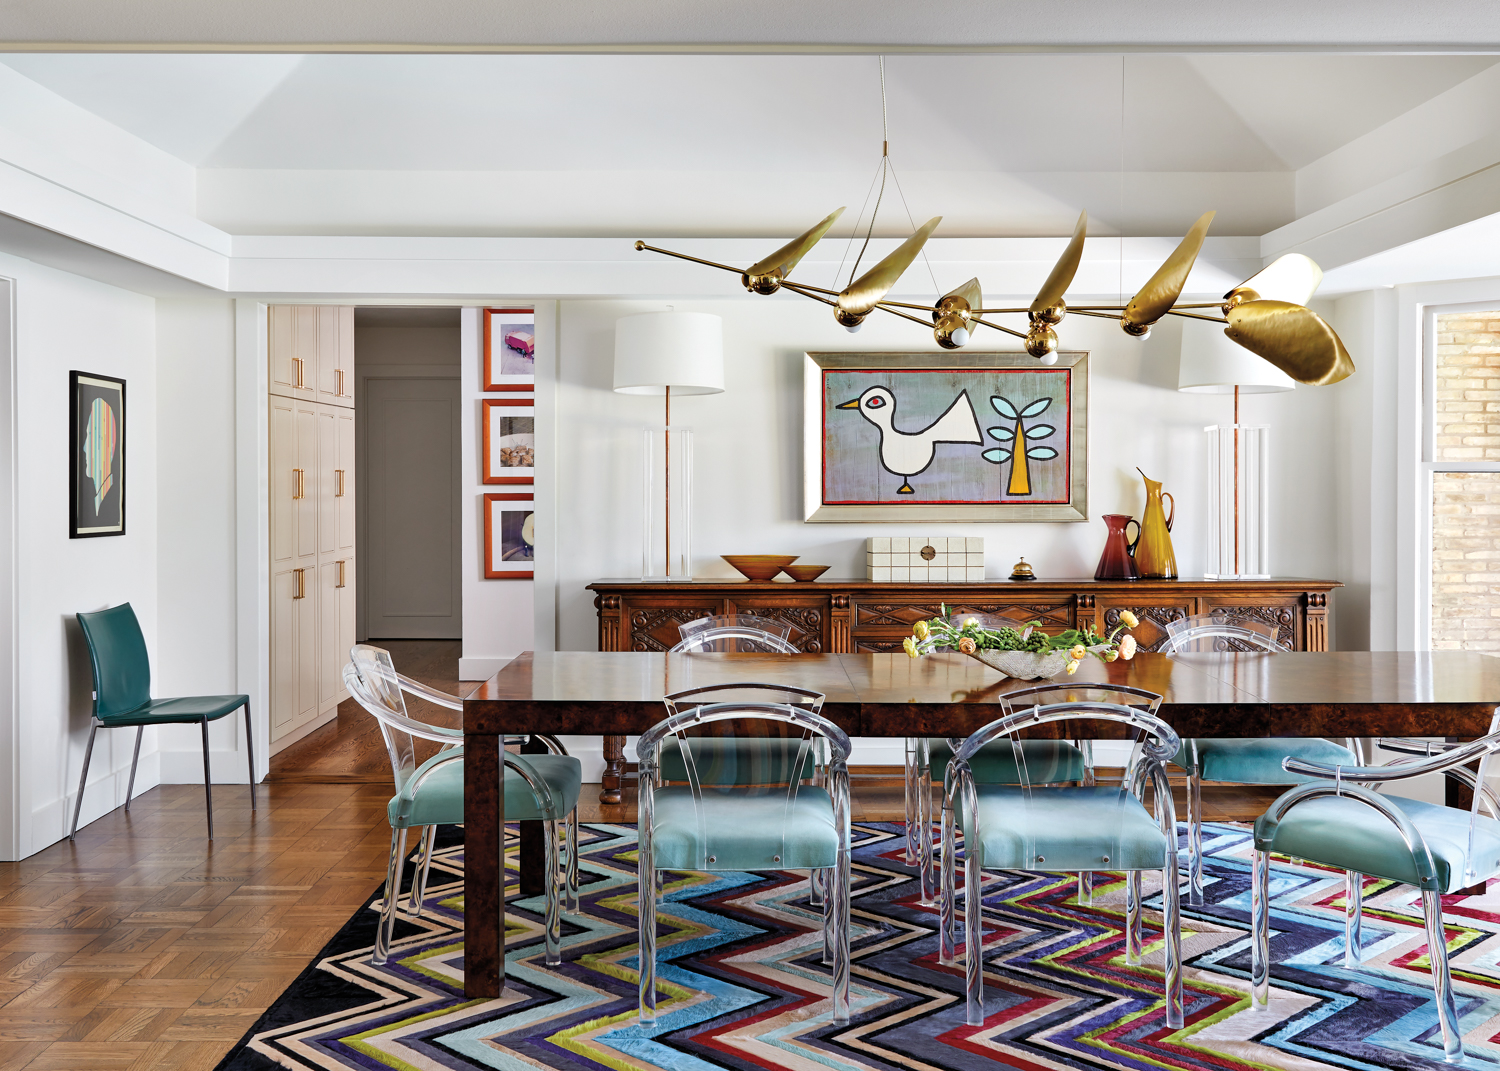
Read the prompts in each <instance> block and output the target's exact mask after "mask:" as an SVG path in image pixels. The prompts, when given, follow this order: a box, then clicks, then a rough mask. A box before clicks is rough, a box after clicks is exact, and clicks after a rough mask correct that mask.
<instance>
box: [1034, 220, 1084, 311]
mask: <svg viewBox="0 0 1500 1071" xmlns="http://www.w3.org/2000/svg"><path fill="white" fill-rule="evenodd" d="M1088 228H1089V214H1088V212H1087V211H1083V212H1080V213H1078V225H1077V226H1076V227H1074V228H1073V238H1072V240H1071V241H1069V242H1068V247H1067V248H1066V249H1064V250H1063V254H1062V256H1060V257H1058V258H1057V263H1056V264H1054V265H1053V266H1052V274H1051V275H1049V276H1047V281H1046V282H1045V283H1043V284H1042V288H1041V290H1039V291H1038V292H1037V295H1036V300H1035V301H1033V302H1032V303H1031V308H1030V309H1029V310H1027V311H1028V312H1029V313H1030V315H1031V317H1032V318H1033V319H1037V320H1041V321H1042V322H1043V323H1048V324H1056V323H1061V322H1062V318H1063V316H1064V314H1065V313H1066V312H1067V308H1068V305H1067V302H1066V301H1064V300H1063V295H1064V294H1066V293H1067V292H1068V287H1070V286H1072V285H1073V276H1075V275H1077V274H1078V265H1079V264H1080V263H1081V262H1082V261H1083V240H1084V238H1085V237H1086V236H1087V234H1088Z"/></svg>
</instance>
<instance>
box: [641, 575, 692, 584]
mask: <svg viewBox="0 0 1500 1071" xmlns="http://www.w3.org/2000/svg"><path fill="white" fill-rule="evenodd" d="M641 579H642V580H646V581H650V582H651V583H653V584H662V583H673V584H676V583H679V582H681V583H684V584H686V583H688V582H689V581H691V580H692V579H693V578H692V577H690V576H643V577H641Z"/></svg>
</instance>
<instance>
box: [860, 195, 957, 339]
mask: <svg viewBox="0 0 1500 1071" xmlns="http://www.w3.org/2000/svg"><path fill="white" fill-rule="evenodd" d="M942 221H943V217H942V216H933V217H932V218H931V219H929V220H928V221H927V222H926V223H924V224H922V226H920V227H918V228H917V231H916V233H915V234H913V235H912V236H911V237H910V238H908V239H907V240H906V241H904V242H902V243H901V244H900V245H898V246H897V247H896V249H895V251H894V252H893V253H891V254H890V255H889V256H887V257H886V258H885V259H884V260H882V261H881V262H880V263H878V264H876V265H875V266H874V267H873V268H871V269H870V270H869V271H867V272H865V273H864V274H863V275H861V276H860V277H859V278H858V279H856V280H854V282H852V283H850V284H849V285H848V286H846V287H845V288H844V289H843V291H842V292H841V293H840V294H839V296H838V311H839V315H838V317H837V318H838V321H839V323H841V324H843V325H844V326H845V327H857V326H858V325H859V323H860V321H862V320H863V319H864V318H865V317H866V316H868V315H869V314H870V312H871V310H873V309H874V308H875V306H876V305H878V304H880V300H881V299H882V298H883V297H885V295H886V294H887V293H888V292H889V291H890V289H891V287H893V286H895V285H896V280H897V279H900V278H901V275H902V273H903V272H905V271H906V269H907V268H909V267H911V262H912V261H914V260H916V259H917V254H918V253H920V252H922V247H923V246H924V245H926V244H927V239H928V238H929V237H930V236H931V235H932V232H933V231H934V230H936V229H937V225H938V224H939V223H941V222H942Z"/></svg>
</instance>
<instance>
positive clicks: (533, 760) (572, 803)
mask: <svg viewBox="0 0 1500 1071" xmlns="http://www.w3.org/2000/svg"><path fill="white" fill-rule="evenodd" d="M344 683H345V685H347V686H348V688H349V694H350V695H352V696H353V697H354V698H355V700H357V701H358V702H359V704H360V706H362V707H364V708H365V710H367V711H368V712H369V713H370V714H371V715H373V716H374V718H375V719H376V721H377V722H379V724H380V734H381V736H382V737H383V738H384V739H385V745H386V750H387V751H388V752H389V754H390V759H391V773H392V774H393V775H394V777H395V782H396V794H395V795H394V796H392V797H391V801H390V804H389V805H388V807H387V810H386V815H387V818H389V820H390V823H391V854H390V859H389V863H388V866H387V869H386V879H385V903H384V906H383V909H382V911H381V917H380V925H379V927H378V929H377V931H376V936H375V949H374V952H373V954H372V955H371V957H370V962H371V963H374V964H376V965H379V964H382V963H385V962H386V960H387V959H388V958H389V956H390V950H391V939H392V932H393V930H394V929H395V924H396V908H397V902H398V901H399V899H400V896H401V879H402V876H403V871H404V870H405V864H406V834H407V831H408V830H409V829H412V828H414V827H416V828H421V829H422V852H421V854H420V856H419V858H418V864H417V871H416V874H415V875H414V876H413V881H412V891H411V895H410V897H409V903H408V909H409V910H410V911H411V913H412V914H413V916H417V915H420V914H421V905H422V901H423V900H424V899H425V897H426V893H427V877H428V871H429V868H430V867H431V865H432V852H433V848H434V840H435V833H436V831H437V827H438V826H439V825H456V824H458V823H461V822H462V821H463V820H464V799H463V781H464V771H463V759H464V752H463V734H462V732H461V731H460V730H457V729H450V728H447V727H445V726H440V725H430V724H428V723H427V722H423V721H418V720H417V719H415V718H412V717H411V716H410V715H409V714H408V713H407V710H406V701H405V699H404V698H403V696H402V692H403V691H407V692H411V693H412V694H414V695H419V696H421V697H422V698H423V699H427V700H429V701H431V702H434V703H437V704H439V705H441V706H445V707H449V708H453V709H459V710H461V709H463V702H462V700H460V699H458V698H457V697H456V696H451V695H448V694H447V693H446V692H441V691H438V690H437V689H435V688H429V687H427V686H425V685H423V684H420V683H419V682H417V681H414V680H412V679H411V678H409V677H406V676H403V675H402V674H400V673H397V672H396V669H395V666H394V665H393V664H392V662H391V656H390V652H388V651H385V650H383V649H382V648H379V647H372V646H370V645H369V644H357V645H356V646H354V647H352V648H351V649H350V651H349V662H348V664H346V665H345V666H344ZM546 739H548V740H551V738H546ZM417 740H428V741H432V742H435V743H438V744H441V745H443V746H442V747H441V748H440V749H439V751H438V753H437V754H436V755H434V756H432V758H430V759H428V760H427V761H426V762H423V763H422V764H421V765H420V766H419V765H418V764H417V761H416V743H415V742H416V741H417ZM553 745H555V747H556V748H557V749H558V750H559V751H560V750H561V745H560V744H557V743H556V742H555V741H553ZM502 755H503V763H504V793H505V796H504V799H505V817H506V818H507V819H508V820H510V821H540V822H541V823H542V829H543V834H544V854H545V860H546V863H545V865H546V868H547V881H546V920H545V930H546V933H545V942H546V949H545V951H546V961H547V965H548V966H556V965H557V964H558V963H560V962H561V961H562V953H561V939H562V900H563V899H564V897H566V898H567V900H568V902H569V905H570V906H571V907H572V908H573V909H574V910H576V909H577V906H578V892H577V890H578V872H577V846H578V826H577V812H576V808H577V803H578V796H579V791H580V789H581V782H582V780H583V769H582V766H581V764H580V763H579V761H578V760H577V759H575V758H572V757H570V756H568V755H567V754H565V753H564V754H549V755H517V754H514V753H513V752H510V751H505V752H502ZM563 819H566V820H567V826H568V828H567V863H566V865H565V866H564V867H561V868H559V866H558V831H557V825H558V822H560V821H562V820H563Z"/></svg>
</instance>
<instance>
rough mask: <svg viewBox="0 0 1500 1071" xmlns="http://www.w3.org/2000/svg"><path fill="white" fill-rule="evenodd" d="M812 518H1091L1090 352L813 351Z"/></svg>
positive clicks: (806, 410) (806, 447)
mask: <svg viewBox="0 0 1500 1071" xmlns="http://www.w3.org/2000/svg"><path fill="white" fill-rule="evenodd" d="M803 396H804V402H803V425H804V442H803V464H804V481H803V499H804V516H805V519H806V520H808V521H835V522H837V521H846V522H855V521H857V522H869V521H929V522H930V521H952V522H964V521H971V522H972V521H1083V520H1087V519H1088V396H1089V391H1088V354H1087V353H1084V352H1081V351H1060V352H1059V353H1058V354H1057V362H1056V363H1055V364H1052V365H1043V364H1040V363H1039V362H1038V361H1037V360H1036V358H1034V357H1030V356H1028V355H1026V354H1025V353H971V352H967V351H966V352H963V353H946V352H943V353H808V354H807V355H806V358H805V360H804V362H803Z"/></svg>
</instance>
